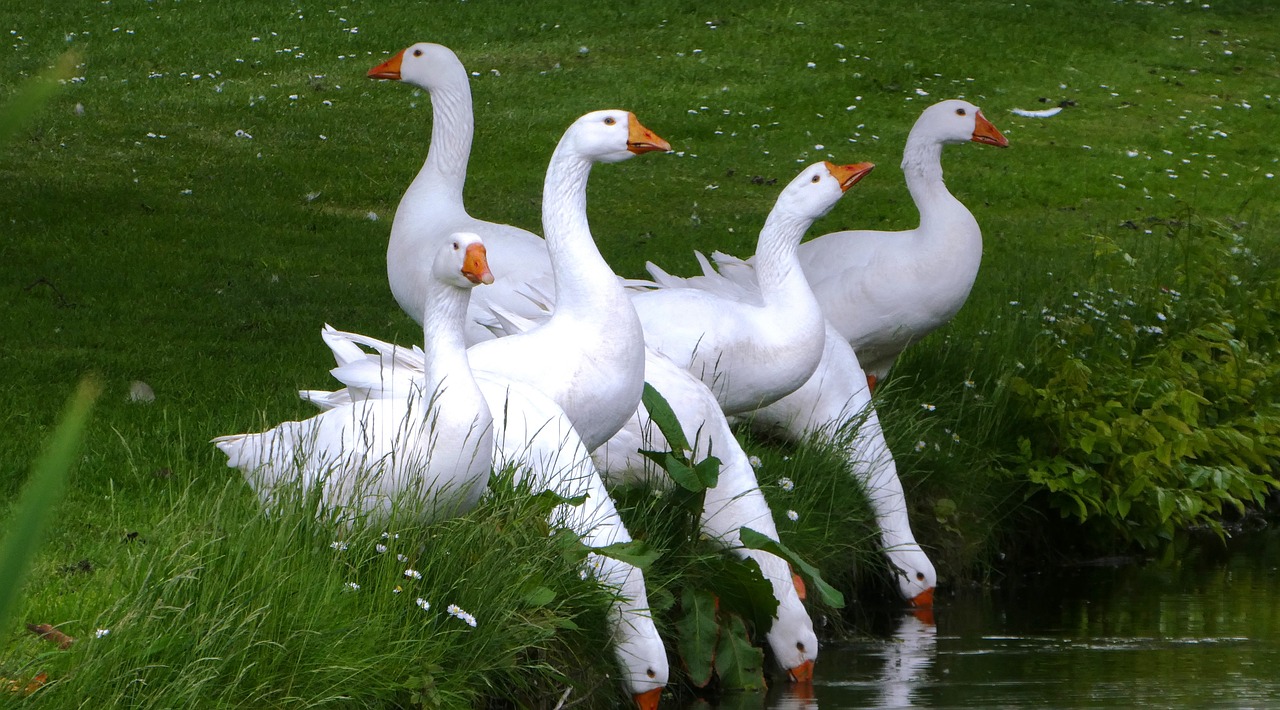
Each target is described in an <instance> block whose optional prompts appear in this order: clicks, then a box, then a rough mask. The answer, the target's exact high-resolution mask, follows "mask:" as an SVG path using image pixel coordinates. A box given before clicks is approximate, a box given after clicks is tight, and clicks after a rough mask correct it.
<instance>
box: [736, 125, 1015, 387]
mask: <svg viewBox="0 0 1280 710" xmlns="http://www.w3.org/2000/svg"><path fill="white" fill-rule="evenodd" d="M968 141H973V142H976V143H983V144H987V145H994V146H1000V147H1007V146H1008V145H1009V141H1008V140H1007V139H1006V138H1005V137H1004V136H1003V135H1002V134H1001V133H1000V131H999V130H997V129H996V127H995V126H994V125H992V123H991V122H990V121H988V120H987V119H986V117H985V116H983V115H982V111H981V110H979V109H978V107H977V106H974V105H973V104H971V103H969V102H967V101H960V100H956V99H952V100H948V101H942V102H940V103H937V104H934V105H933V106H930V107H929V108H927V109H925V110H924V112H923V113H921V114H920V118H919V119H918V120H917V121H916V123H915V125H914V126H913V127H912V128H911V133H910V134H909V135H908V136H907V145H906V149H905V150H904V151H903V155H902V172H903V175H904V177H905V178H906V182H907V189H908V190H909V191H910V192H911V198H912V200H914V201H915V204H916V209H917V210H919V212H920V226H918V227H916V228H915V229H909V230H906V231H902V232H880V231H871V230H851V231H843V232H832V233H831V234H826V235H823V236H821V237H818V238H816V239H813V240H811V241H808V242H805V243H804V244H802V245H800V251H799V259H800V265H801V267H802V268H803V269H804V274H805V278H807V279H808V281H809V285H810V286H812V288H813V294H814V296H815V297H816V298H817V299H818V302H819V303H820V304H822V312H823V314H824V315H826V317H827V319H828V320H829V321H831V324H832V325H834V326H835V328H836V330H837V331H839V332H840V334H841V335H842V336H844V338H845V340H847V341H848V342H849V343H851V344H852V345H853V348H854V350H855V351H856V352H857V353H858V359H859V360H860V361H861V362H862V364H863V367H864V368H865V369H866V371H867V373H868V374H870V375H871V377H872V382H873V384H874V381H875V380H876V379H880V378H883V377H884V376H885V375H886V374H887V373H888V372H889V368H890V366H892V365H893V361H894V360H895V359H896V358H897V357H898V355H899V354H900V353H901V352H902V351H903V349H905V348H906V347H907V346H908V345H909V344H911V343H914V342H916V341H918V340H920V339H921V338H923V337H924V336H925V335H927V334H929V333H930V332H931V331H933V330H934V329H935V328H937V327H939V326H941V325H943V324H944V323H946V322H947V321H949V320H950V319H951V318H952V316H954V315H955V314H956V312H957V311H959V310H960V307H961V306H963V305H964V302H965V299H967V298H968V297H969V291H970V289H972V288H973V282H974V279H976V278H977V275H978V266H979V264H980V263H981V261H982V231H981V230H980V229H979V228H978V222H977V220H975V219H974V218H973V214H971V213H970V212H969V210H968V209H966V208H965V206H964V205H963V204H961V202H960V201H959V200H957V199H956V198H955V196H953V195H952V194H951V192H950V191H949V190H947V186H946V184H945V183H944V182H943V180H942V147H943V146H944V145H947V144H950V143H964V142H968ZM713 256H714V258H715V260H716V262H717V264H718V266H719V267H720V270H721V273H723V274H724V275H726V276H728V277H729V278H732V279H735V280H738V281H744V280H746V281H749V280H751V279H752V278H753V277H752V274H751V273H750V272H751V266H752V263H750V262H743V261H742V260H740V259H736V258H734V257H730V256H728V255H725V254H715V255H713ZM761 258H762V257H761V256H756V257H753V258H752V262H754V266H755V268H756V269H757V270H758V269H759V268H760V263H759V262H760V259H761Z"/></svg>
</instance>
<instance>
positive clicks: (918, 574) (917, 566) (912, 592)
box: [885, 545, 938, 609]
mask: <svg viewBox="0 0 1280 710" xmlns="http://www.w3.org/2000/svg"><path fill="white" fill-rule="evenodd" d="M885 553H886V557H888V558H889V564H890V565H892V566H893V571H894V572H895V573H896V574H897V578H898V591H899V592H900V593H901V594H902V598H903V599H906V600H908V601H910V602H911V605H912V606H914V607H916V608H917V609H930V608H932V607H933V590H934V587H936V586H938V573H937V572H936V571H935V570H934V568H933V563H932V562H930V561H929V557H928V556H927V555H925V554H924V551H923V550H921V549H920V547H919V545H902V546H899V547H890V548H888V549H887V550H886V551H885Z"/></svg>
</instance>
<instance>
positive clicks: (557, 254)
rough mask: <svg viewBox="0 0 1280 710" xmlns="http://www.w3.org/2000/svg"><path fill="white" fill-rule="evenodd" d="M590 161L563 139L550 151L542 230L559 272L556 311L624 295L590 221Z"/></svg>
mask: <svg viewBox="0 0 1280 710" xmlns="http://www.w3.org/2000/svg"><path fill="white" fill-rule="evenodd" d="M591 166H592V161H591V160H589V159H587V158H585V157H583V156H582V155H581V154H579V153H577V152H576V151H574V150H572V149H569V148H567V147H566V145H565V142H564V141H563V140H562V141H561V143H560V145H559V146H557V147H556V150H555V153H553V154H552V156H551V163H550V165H548V167H547V178H546V181H545V182H544V183H543V188H542V230H543V232H544V233H545V235H546V238H547V252H548V254H549V255H550V257H551V271H552V273H553V274H554V277H555V291H556V293H555V296H556V310H555V314H556V315H559V314H560V313H561V312H565V313H575V312H587V311H598V310H599V307H600V305H601V303H600V299H601V298H605V297H610V296H613V295H614V292H615V291H616V292H618V294H623V291H622V287H621V285H619V283H618V277H617V276H616V275H615V274H614V273H613V270H612V269H611V268H609V264H608V263H606V262H605V260H604V257H603V256H601V255H600V249H599V248H598V247H597V246H596V243H595V240H594V239H593V238H592V237H591V227H590V225H588V224H587V178H588V177H589V176H590V174H591ZM620 297H621V298H623V299H625V298H626V297H625V295H621V296H620ZM628 303H629V302H628ZM553 317H554V316H553Z"/></svg>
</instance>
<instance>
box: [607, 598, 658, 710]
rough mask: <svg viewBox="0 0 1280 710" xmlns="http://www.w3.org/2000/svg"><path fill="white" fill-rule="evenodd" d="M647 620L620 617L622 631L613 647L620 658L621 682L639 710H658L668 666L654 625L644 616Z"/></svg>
mask: <svg viewBox="0 0 1280 710" xmlns="http://www.w3.org/2000/svg"><path fill="white" fill-rule="evenodd" d="M646 621H648V623H639V624H628V622H626V621H623V622H622V625H623V627H624V629H623V630H624V633H623V634H622V636H621V638H618V639H616V642H615V645H614V649H615V653H616V654H617V656H618V659H619V660H620V661H621V662H622V673H623V678H622V680H623V683H624V684H625V685H626V687H627V690H628V691H629V692H630V693H631V697H632V698H633V699H635V702H636V706H637V707H638V708H639V710H657V708H658V699H659V698H661V697H662V689H663V688H665V687H666V685H667V680H668V676H669V675H670V667H669V666H668V665H667V651H666V647H665V646H663V645H662V639H661V638H659V636H658V630H657V628H655V627H654V626H653V622H652V621H651V620H648V619H647V617H646Z"/></svg>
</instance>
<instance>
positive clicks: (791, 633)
mask: <svg viewBox="0 0 1280 710" xmlns="http://www.w3.org/2000/svg"><path fill="white" fill-rule="evenodd" d="M768 640H769V650H771V651H773V657H774V659H775V660H776V661H777V663H778V665H779V666H781V667H782V668H783V669H785V670H786V671H787V677H788V678H790V679H791V680H792V681H793V682H796V683H806V682H809V681H812V680H813V664H814V661H816V660H817V659H818V636H817V634H815V633H814V632H813V621H812V620H811V619H810V618H809V615H808V613H806V612H805V610H804V607H803V606H802V605H789V604H788V605H782V604H780V605H779V606H778V618H776V619H774V622H773V627H772V628H771V629H770V630H769V635H768Z"/></svg>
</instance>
